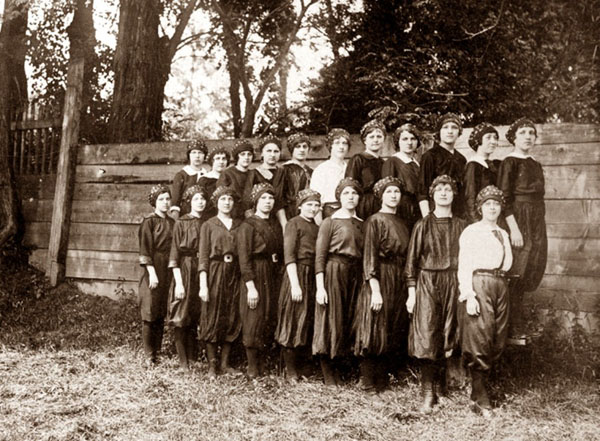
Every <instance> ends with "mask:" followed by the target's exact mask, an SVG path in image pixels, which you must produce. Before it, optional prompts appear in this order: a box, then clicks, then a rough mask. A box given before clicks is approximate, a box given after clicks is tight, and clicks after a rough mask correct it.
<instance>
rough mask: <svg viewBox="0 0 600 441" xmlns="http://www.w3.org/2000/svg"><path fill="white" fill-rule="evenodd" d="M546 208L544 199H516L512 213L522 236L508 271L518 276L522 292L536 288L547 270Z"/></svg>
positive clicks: (514, 249)
mask: <svg viewBox="0 0 600 441" xmlns="http://www.w3.org/2000/svg"><path fill="white" fill-rule="evenodd" d="M545 215H546V209H545V206H544V202H543V201H538V202H524V201H518V200H517V201H515V203H514V216H515V220H516V221H517V225H518V226H519V230H520V231H521V234H522V235H523V246H522V247H521V248H513V254H514V260H513V266H512V268H511V271H510V272H511V274H513V275H517V276H520V278H519V281H518V285H519V288H520V289H521V290H522V291H525V292H531V291H535V290H536V289H537V288H538V286H539V285H540V282H541V281H542V277H543V276H544V271H545V269H546V261H547V260H548V237H547V235H546V220H545V218H544V216H545Z"/></svg>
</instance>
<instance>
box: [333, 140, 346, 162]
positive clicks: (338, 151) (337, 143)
mask: <svg viewBox="0 0 600 441" xmlns="http://www.w3.org/2000/svg"><path fill="white" fill-rule="evenodd" d="M349 148H350V145H349V144H348V140H347V139H346V138H344V137H343V136H340V137H338V138H335V139H334V140H333V141H332V143H331V156H332V157H333V158H337V159H344V158H345V157H346V153H348V150H349Z"/></svg>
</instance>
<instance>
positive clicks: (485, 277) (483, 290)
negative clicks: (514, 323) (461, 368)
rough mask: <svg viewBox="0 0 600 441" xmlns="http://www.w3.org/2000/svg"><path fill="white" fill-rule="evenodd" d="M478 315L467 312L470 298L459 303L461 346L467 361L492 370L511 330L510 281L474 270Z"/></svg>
mask: <svg viewBox="0 0 600 441" xmlns="http://www.w3.org/2000/svg"><path fill="white" fill-rule="evenodd" d="M473 290H474V291H475V292H476V293H477V301H478V302H479V311H480V312H479V315H478V316H472V315H469V314H467V302H466V301H465V302H461V303H460V304H459V306H458V321H459V327H460V346H461V349H462V354H463V359H464V361H465V364H466V365H467V366H468V367H469V368H472V369H477V370H482V371H489V370H490V369H491V367H492V365H493V364H494V363H495V362H496V361H497V360H498V359H499V358H500V356H501V355H502V352H503V351H504V348H505V347H506V337H507V334H508V281H507V280H506V279H505V278H501V277H496V276H494V275H491V274H474V275H473Z"/></svg>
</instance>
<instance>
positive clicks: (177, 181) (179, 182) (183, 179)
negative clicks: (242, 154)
mask: <svg viewBox="0 0 600 441" xmlns="http://www.w3.org/2000/svg"><path fill="white" fill-rule="evenodd" d="M207 152H208V149H207V148H206V143H205V142H204V140H202V139H197V140H195V141H192V142H191V143H190V144H189V145H188V147H187V152H186V154H187V160H188V164H187V165H186V166H185V167H183V168H182V169H181V170H179V171H178V172H177V173H176V174H175V177H174V178H173V184H171V195H172V198H171V208H169V214H170V215H171V217H172V218H173V219H177V218H178V217H179V216H180V215H181V214H185V213H187V212H188V211H189V210H190V207H189V206H185V204H184V201H183V194H184V193H185V191H186V190H187V189H188V188H190V187H191V186H192V185H196V184H197V183H198V181H199V180H200V178H201V177H202V175H204V173H205V172H206V170H205V169H204V167H203V164H204V158H206V153H207Z"/></svg>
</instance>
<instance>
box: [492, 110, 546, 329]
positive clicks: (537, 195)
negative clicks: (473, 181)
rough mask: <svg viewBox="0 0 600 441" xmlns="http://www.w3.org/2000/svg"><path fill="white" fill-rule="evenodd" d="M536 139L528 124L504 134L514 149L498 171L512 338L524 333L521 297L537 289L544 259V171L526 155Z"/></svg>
mask: <svg viewBox="0 0 600 441" xmlns="http://www.w3.org/2000/svg"><path fill="white" fill-rule="evenodd" d="M536 138H537V131H536V128H535V125H534V124H533V122H532V121H531V120H529V119H527V118H521V119H519V120H517V121H515V122H514V123H513V124H512V125H511V126H510V127H509V129H508V131H507V132H506V139H507V140H508V141H509V142H510V143H511V144H513V145H514V146H515V149H514V150H513V152H512V153H509V154H508V156H506V157H505V158H504V160H503V161H502V163H501V164H500V170H499V171H498V187H499V188H500V190H502V193H504V197H505V198H506V209H505V210H504V215H505V219H506V223H507V224H508V227H509V229H510V231H509V233H510V241H511V243H512V246H513V253H514V263H513V266H512V269H511V274H512V275H513V276H516V279H515V280H514V282H511V287H510V305H511V307H510V317H511V319H510V325H511V329H510V331H509V333H510V335H511V336H512V337H515V338H521V337H522V336H523V333H524V329H523V328H524V323H523V313H522V308H523V306H522V303H523V294H524V293H525V292H530V291H535V290H536V289H537V288H538V286H539V285H540V283H541V281H542V277H543V276H544V271H545V269H546V261H547V259H548V237H547V234H546V221H545V214H546V206H545V204H544V191H545V190H544V185H545V184H544V171H543V170H542V165H541V164H540V163H539V162H537V161H536V160H535V159H533V157H532V156H531V154H530V150H531V149H532V148H533V146H534V145H535V140H536Z"/></svg>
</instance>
